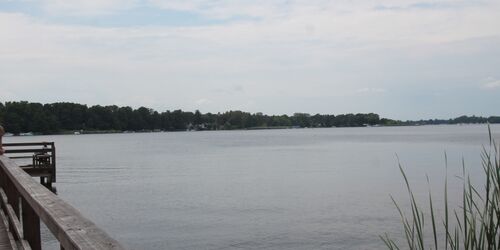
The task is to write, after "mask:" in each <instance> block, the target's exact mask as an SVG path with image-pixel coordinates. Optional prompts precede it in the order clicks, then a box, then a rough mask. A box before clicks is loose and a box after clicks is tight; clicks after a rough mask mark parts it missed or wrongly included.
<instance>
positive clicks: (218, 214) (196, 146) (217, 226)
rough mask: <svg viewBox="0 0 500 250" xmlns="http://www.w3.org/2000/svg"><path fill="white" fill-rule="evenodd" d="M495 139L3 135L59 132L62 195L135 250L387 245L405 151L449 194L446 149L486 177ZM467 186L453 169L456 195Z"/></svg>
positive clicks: (389, 134)
mask: <svg viewBox="0 0 500 250" xmlns="http://www.w3.org/2000/svg"><path fill="white" fill-rule="evenodd" d="M492 131H493V132H494V133H496V134H497V135H500V126H493V127H492ZM487 138H488V133H487V127H486V126H485V125H467V126H422V127H378V128H375V127H372V128H331V129H293V130H259V131H212V132H176V133H147V134H142V133H137V134H109V135H64V136H37V137H7V138H5V141H6V142H20V141H42V140H47V141H55V142H56V147H57V153H58V173H57V174H58V182H57V183H56V186H57V189H58V192H59V196H61V197H62V198H63V199H64V200H66V201H68V202H70V203H71V204H72V205H74V206H75V207H77V208H78V209H79V210H80V211H81V212H82V213H83V214H84V215H85V216H87V217H89V218H90V219H92V220H93V221H94V222H96V223H97V224H98V225H99V226H101V227H102V228H103V229H104V230H106V231H107V232H109V233H110V234H111V235H112V236H113V237H114V238H116V239H118V240H119V241H121V242H122V243H123V244H124V245H125V246H126V247H127V248H130V249H384V246H383V244H382V242H381V241H380V240H379V239H378V235H380V234H382V233H384V232H389V233H391V234H393V235H395V236H397V235H398V234H399V232H400V231H401V226H400V222H399V217H398V215H397V212H396V210H395V208H394V207H393V205H392V203H391V201H390V198H389V194H392V195H394V196H395V197H396V198H397V199H399V200H401V201H406V194H405V191H404V189H403V183H402V178H401V176H400V173H399V170H398V168H397V159H396V155H395V154H398V156H399V158H400V160H401V162H402V164H403V165H404V166H405V168H406V169H407V174H408V175H409V176H410V177H411V180H410V181H411V183H412V184H413V185H414V186H415V193H416V195H417V198H418V197H420V198H422V200H425V199H426V197H427V196H426V195H427V190H428V187H427V184H426V182H425V174H428V175H429V176H430V179H431V188H432V189H433V191H435V192H436V195H439V194H440V191H441V189H442V180H443V178H444V174H445V168H444V157H443V155H444V152H445V151H446V152H447V154H448V158H449V165H450V166H449V169H448V172H449V173H448V175H449V176H453V175H455V174H459V173H460V171H461V164H460V161H461V158H462V156H463V157H464V158H465V162H466V164H467V165H468V167H469V168H470V169H471V171H472V173H473V178H474V179H475V180H478V178H479V177H480V174H481V172H480V165H479V163H480V158H479V153H480V150H481V145H482V144H487V143H488V139H487ZM459 187H460V186H459V182H458V180H456V179H454V178H451V183H450V192H451V194H450V197H451V198H450V199H451V201H452V202H458V200H457V199H458V198H459V197H458V196H459V195H458V194H459V191H460V190H459ZM453 194H457V195H453ZM453 197H457V198H456V199H455V198H453ZM436 200H437V201H436V204H439V197H436ZM403 204H404V202H403ZM43 238H44V241H45V243H46V245H49V246H52V247H54V248H56V246H57V245H56V244H55V243H54V242H53V241H52V240H51V238H50V236H48V234H47V233H45V234H44V235H43Z"/></svg>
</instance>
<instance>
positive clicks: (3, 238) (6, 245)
mask: <svg viewBox="0 0 500 250" xmlns="http://www.w3.org/2000/svg"><path fill="white" fill-rule="evenodd" d="M0 216H2V221H0V249H14V247H13V244H12V243H14V242H12V241H11V238H10V237H9V231H8V230H7V225H6V224H5V223H4V219H3V216H4V214H3V212H1V213H0Z"/></svg>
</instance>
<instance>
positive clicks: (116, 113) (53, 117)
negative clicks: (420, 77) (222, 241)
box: [0, 101, 500, 135]
mask: <svg viewBox="0 0 500 250" xmlns="http://www.w3.org/2000/svg"><path fill="white" fill-rule="evenodd" d="M485 122H490V123H500V117H498V116H496V117H493V116H492V117H489V118H483V117H475V116H472V117H467V116H462V117H458V118H455V119H449V120H421V121H405V122H402V121H398V120H392V119H387V118H380V117H379V115H377V114H374V113H367V114H361V113H358V114H338V115H332V114H314V115H311V114H307V113H295V114H293V115H290V116H289V115H266V114H262V113H249V112H243V111H239V110H236V111H227V112H223V113H216V114H213V113H205V114H202V113H201V112H200V111H198V110H196V111H194V112H190V111H183V110H180V109H178V110H173V111H170V110H166V111H162V112H158V111H156V110H153V109H150V108H146V107H140V108H137V109H134V108H131V107H128V106H127V107H118V106H115V105H110V106H100V105H94V106H90V107H89V106H87V105H84V104H78V103H69V102H58V103H50V104H41V103H34V102H27V101H19V102H5V103H2V102H0V124H2V125H3V126H4V127H5V129H6V131H7V132H9V133H12V134H14V135H17V134H20V133H27V132H31V133H34V134H58V133H71V132H74V131H79V132H82V133H96V132H127V131H128V132H148V131H185V130H231V129H269V128H306V127H309V128H312V127H361V126H394V125H425V124H455V123H485Z"/></svg>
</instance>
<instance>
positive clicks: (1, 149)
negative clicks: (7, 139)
mask: <svg viewBox="0 0 500 250" xmlns="http://www.w3.org/2000/svg"><path fill="white" fill-rule="evenodd" d="M4 134H5V130H4V129H3V127H2V125H0V155H3V147H2V137H3V135H4Z"/></svg>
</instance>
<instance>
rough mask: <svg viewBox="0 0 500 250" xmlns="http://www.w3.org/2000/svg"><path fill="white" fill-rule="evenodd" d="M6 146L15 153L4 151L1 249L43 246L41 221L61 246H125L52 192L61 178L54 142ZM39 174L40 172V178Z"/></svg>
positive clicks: (1, 163)
mask: <svg viewBox="0 0 500 250" xmlns="http://www.w3.org/2000/svg"><path fill="white" fill-rule="evenodd" d="M3 146H4V148H5V153H6V154H7V155H8V156H11V157H7V156H6V155H0V250H3V249H21V250H25V249H26V250H29V249H33V250H39V249H42V242H41V235H40V223H44V224H45V225H46V226H47V228H48V229H49V230H50V232H52V234H53V235H54V237H55V238H56V239H57V240H58V241H59V243H60V245H61V249H124V248H123V247H122V246H121V245H120V243H119V242H118V241H116V240H114V239H113V238H111V237H110V236H109V235H108V234H106V233H105V232H104V231H103V230H101V229H100V228H98V227H97V226H96V225H95V224H94V223H93V222H92V221H90V220H89V219H87V218H85V217H84V216H83V215H82V214H81V213H80V212H79V211H78V210H77V209H75V208H74V207H72V206H71V205H69V204H68V203H66V202H65V201H63V200H62V199H60V198H59V197H58V196H57V195H56V194H55V193H54V192H52V183H54V182H55V181H56V164H55V163H56V157H55V156H56V154H55V146H54V143H53V142H41V143H16V144H14V143H6V144H3ZM18 160H19V162H23V163H22V164H19V163H18ZM26 161H28V162H29V163H28V164H24V163H26ZM33 177H39V178H40V183H39V182H37V181H35V179H34V178H33Z"/></svg>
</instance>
